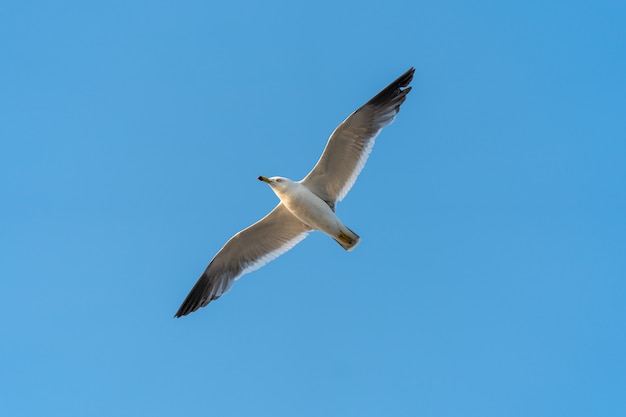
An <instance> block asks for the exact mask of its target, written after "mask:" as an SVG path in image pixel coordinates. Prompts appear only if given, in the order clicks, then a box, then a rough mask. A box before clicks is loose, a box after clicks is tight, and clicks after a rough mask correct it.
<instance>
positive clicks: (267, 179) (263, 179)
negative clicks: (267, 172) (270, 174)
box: [258, 175, 272, 184]
mask: <svg viewBox="0 0 626 417" xmlns="http://www.w3.org/2000/svg"><path fill="white" fill-rule="evenodd" d="M258 180H259V181H263V182H266V183H268V184H269V183H271V182H272V181H270V179H269V178H267V177H264V176H263V175H259V178H258Z"/></svg>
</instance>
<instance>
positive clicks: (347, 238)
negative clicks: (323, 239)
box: [333, 227, 361, 251]
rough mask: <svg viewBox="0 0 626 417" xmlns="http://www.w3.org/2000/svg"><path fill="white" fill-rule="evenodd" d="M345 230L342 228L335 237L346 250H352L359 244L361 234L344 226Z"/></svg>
mask: <svg viewBox="0 0 626 417" xmlns="http://www.w3.org/2000/svg"><path fill="white" fill-rule="evenodd" d="M344 229H345V230H341V231H340V232H339V234H338V235H337V236H334V237H333V238H334V239H335V241H336V242H337V243H339V244H340V245H341V246H342V247H343V248H344V249H345V250H348V251H350V250H352V249H354V248H355V247H356V245H358V244H359V240H361V238H360V237H359V235H357V234H356V233H354V232H353V231H352V230H350V229H348V228H347V227H344Z"/></svg>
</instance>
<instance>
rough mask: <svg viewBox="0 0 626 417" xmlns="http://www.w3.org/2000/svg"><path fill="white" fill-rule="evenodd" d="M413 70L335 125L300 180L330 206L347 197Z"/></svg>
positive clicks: (402, 96)
mask: <svg viewBox="0 0 626 417" xmlns="http://www.w3.org/2000/svg"><path fill="white" fill-rule="evenodd" d="M414 72H415V69H414V68H411V69H410V70H408V71H407V72H405V73H404V74H403V75H402V76H400V78H398V79H397V80H395V81H394V82H392V83H391V84H389V85H388V86H387V87H386V88H385V89H384V90H382V91H381V92H380V93H378V94H377V95H376V96H374V98H372V99H371V100H370V101H368V102H367V103H365V104H364V105H363V106H362V107H361V108H359V109H358V110H357V111H355V112H354V113H352V114H351V115H350V116H349V117H348V118H347V119H346V120H344V121H343V123H341V124H340V125H339V126H337V128H336V129H335V131H334V132H333V133H332V135H330V138H329V139H328V143H327V144H326V148H325V149H324V152H323V153H322V156H321V157H320V159H319V161H318V162H317V164H316V165H315V167H314V168H313V169H312V170H311V172H309V174H308V175H307V176H306V177H305V178H304V179H303V180H302V183H303V184H304V185H306V186H307V187H308V188H309V189H310V190H311V191H313V192H314V193H315V194H317V195H318V196H319V197H320V198H322V199H323V200H325V201H327V202H328V203H329V204H330V205H331V206H333V205H334V203H335V201H341V200H342V199H343V198H344V197H345V196H346V194H347V193H348V191H350V188H352V185H353V184H354V182H355V181H356V177H357V176H358V175H359V173H360V172H361V170H362V169H363V166H364V165H365V162H366V161H367V157H368V156H369V154H370V152H371V151H372V147H373V146H374V140H375V139H376V136H378V134H379V133H380V131H381V130H382V128H383V127H385V126H387V125H389V124H390V123H391V122H393V119H394V118H395V117H396V114H398V111H399V110H400V105H401V104H402V103H404V100H406V95H407V94H408V93H409V91H411V87H407V86H408V85H409V83H410V82H411V80H412V79H413V73H414ZM403 87H407V88H404V89H402V88H403Z"/></svg>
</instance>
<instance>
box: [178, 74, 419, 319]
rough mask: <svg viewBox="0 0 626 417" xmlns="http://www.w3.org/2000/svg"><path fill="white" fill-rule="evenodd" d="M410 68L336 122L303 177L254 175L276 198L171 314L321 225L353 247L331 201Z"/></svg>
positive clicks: (224, 287)
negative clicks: (265, 184) (319, 153)
mask: <svg viewBox="0 0 626 417" xmlns="http://www.w3.org/2000/svg"><path fill="white" fill-rule="evenodd" d="M414 72H415V69H414V68H411V69H409V70H408V71H407V72H405V73H404V74H402V75H401V76H400V77H399V78H398V79H397V80H395V81H394V82H392V83H391V84H389V85H388V86H387V87H385V88H384V89H383V90H382V91H381V92H380V93H378V94H376V95H375V96H374V97H373V98H372V99H371V100H370V101H368V102H367V103H365V104H364V105H363V106H361V107H360V108H359V109H358V110H357V111H355V112H354V113H352V114H351V115H350V116H349V117H348V118H347V119H346V120H344V121H343V122H342V123H341V124H340V125H339V126H337V128H336V129H335V131H334V132H333V133H332V134H331V135H330V138H329V139H328V143H326V148H325V149H324V152H323V153H322V156H321V157H320V159H319V161H318V162H317V164H316V165H315V167H313V169H312V170H311V172H309V174H308V175H307V176H306V177H304V179H302V180H300V181H292V180H290V179H288V178H284V177H269V178H268V177H264V176H259V177H258V179H259V180H261V181H263V182H265V183H267V184H268V185H269V186H270V187H271V189H272V191H274V193H275V194H276V195H277V196H278V198H279V199H280V203H278V205H277V206H276V207H274V209H273V210H272V211H271V212H270V213H269V214H268V215H267V216H265V217H263V218H262V219H261V220H259V221H258V222H256V223H254V224H253V225H251V226H249V227H247V228H246V229H243V230H242V231H240V232H239V233H237V234H236V235H234V236H233V237H232V238H230V240H229V241H228V242H226V244H225V245H224V246H223V247H222V249H220V251H219V252H218V253H217V255H215V257H214V258H213V260H212V261H211V263H209V266H208V267H207V268H206V270H205V271H204V273H203V274H202V276H201V277H200V279H198V281H197V282H196V284H195V285H194V286H193V288H192V289H191V292H189V295H187V298H185V301H183V304H182V305H181V306H180V308H179V309H178V311H177V312H176V315H175V316H174V317H181V316H185V315H187V314H189V313H192V312H194V311H196V310H197V309H199V308H201V307H204V306H206V305H207V304H209V303H210V302H211V301H213V300H216V299H218V298H219V297H221V296H222V295H223V294H224V293H226V292H227V291H228V290H229V289H230V287H231V286H232V285H233V282H235V280H237V279H238V278H239V277H241V276H242V275H244V274H247V273H248V272H252V271H254V270H256V269H258V268H260V267H262V266H263V265H265V264H266V263H268V262H270V261H271V260H273V259H275V258H277V257H278V256H280V255H282V254H283V253H285V252H287V251H288V250H289V249H291V248H293V247H294V246H295V245H296V244H298V242H300V241H301V240H302V239H304V238H305V237H306V236H307V234H308V233H309V232H311V231H314V230H320V231H322V232H323V233H325V234H327V235H328V236H330V237H331V238H333V239H334V240H335V241H337V243H339V244H340V245H341V246H342V247H343V248H344V249H345V250H348V251H350V250H352V249H354V248H355V247H356V245H357V244H358V243H359V239H360V238H359V236H358V235H357V234H356V233H354V232H353V231H352V230H350V229H348V228H347V227H346V226H345V225H344V224H343V223H342V222H341V220H339V218H338V217H337V216H336V215H335V206H336V204H337V202H339V201H341V200H342V199H343V198H344V197H345V196H346V194H347V193H348V191H350V188H351V187H352V185H353V184H354V182H355V181H356V177H357V176H358V175H359V173H360V172H361V170H362V169H363V166H364V165H365V162H366V161H367V157H368V156H369V154H370V152H371V151H372V147H373V146H374V141H375V139H376V136H378V134H379V133H380V131H381V130H382V128H383V127H385V126H387V125H389V124H390V123H391V122H393V120H394V118H395V117H396V114H398V111H399V110H400V105H401V104H402V103H404V100H406V96H407V94H408V93H409V91H411V87H408V85H409V83H410V82H411V80H412V79H413V73H414Z"/></svg>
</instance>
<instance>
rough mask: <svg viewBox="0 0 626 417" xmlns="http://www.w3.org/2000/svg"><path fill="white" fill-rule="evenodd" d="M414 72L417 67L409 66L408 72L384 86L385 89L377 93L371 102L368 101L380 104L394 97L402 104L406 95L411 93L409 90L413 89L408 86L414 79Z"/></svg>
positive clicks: (376, 104)
mask: <svg viewBox="0 0 626 417" xmlns="http://www.w3.org/2000/svg"><path fill="white" fill-rule="evenodd" d="M414 74H415V67H411V68H409V70H408V71H407V72H405V73H404V74H402V75H401V76H399V77H398V78H397V79H396V80H395V81H393V82H392V83H391V84H389V85H388V86H387V87H385V88H383V90H382V91H381V92H380V93H378V94H376V95H375V96H374V97H373V98H372V99H371V100H370V101H369V102H367V104H372V105H375V106H380V105H384V104H386V103H389V101H390V100H393V99H396V100H400V104H402V102H403V101H404V100H405V97H406V95H407V94H408V93H409V91H411V87H408V85H409V84H410V83H411V81H413V75H414ZM404 87H406V88H404ZM402 88H404V89H402Z"/></svg>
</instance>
